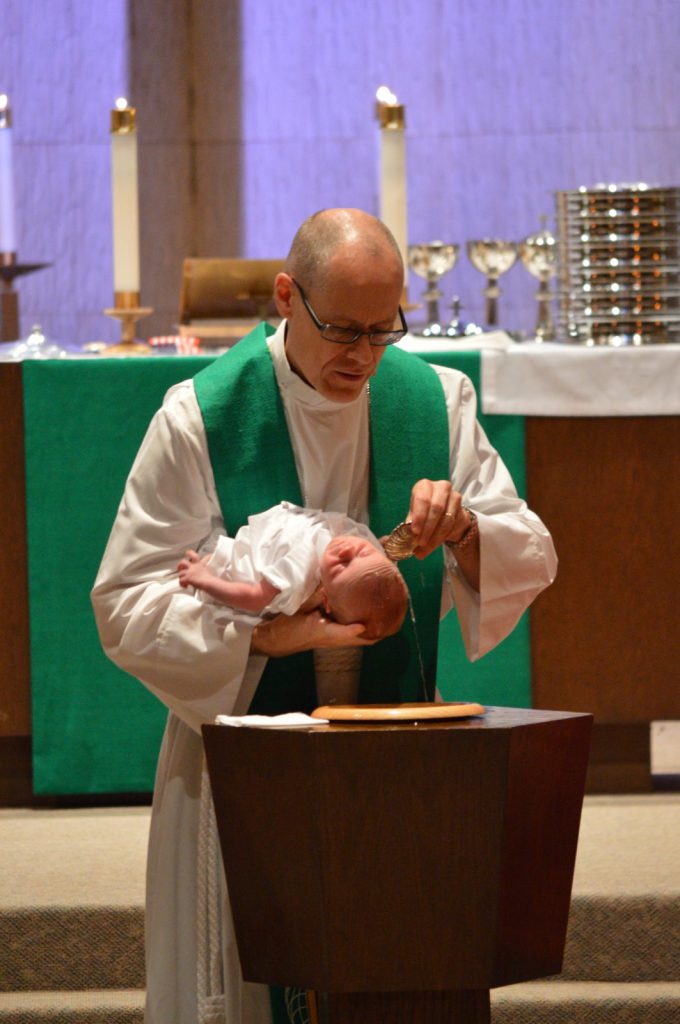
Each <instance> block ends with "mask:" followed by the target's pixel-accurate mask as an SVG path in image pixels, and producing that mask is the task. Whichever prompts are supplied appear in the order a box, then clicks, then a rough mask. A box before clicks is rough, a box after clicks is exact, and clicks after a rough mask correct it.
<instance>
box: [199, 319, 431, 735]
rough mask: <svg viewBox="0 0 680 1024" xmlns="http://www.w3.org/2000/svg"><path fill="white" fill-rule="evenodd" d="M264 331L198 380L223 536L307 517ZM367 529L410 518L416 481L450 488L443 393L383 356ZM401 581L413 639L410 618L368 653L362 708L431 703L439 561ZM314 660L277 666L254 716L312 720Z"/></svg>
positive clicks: (417, 565)
mask: <svg viewBox="0 0 680 1024" xmlns="http://www.w3.org/2000/svg"><path fill="white" fill-rule="evenodd" d="M272 333H273V328H272V327H270V326H269V324H260V325H259V326H258V327H256V328H255V330H254V331H252V332H251V333H250V334H249V335H248V336H247V337H246V338H243V339H242V340H241V341H240V342H239V343H238V344H237V345H235V346H234V348H233V349H231V350H230V351H229V352H227V353H226V354H225V355H223V356H221V357H220V358H219V359H217V360H215V362H214V363H212V364H211V365H210V366H207V367H206V368H205V369H204V370H201V371H200V372H199V373H198V374H197V375H196V376H195V377H194V386H195V390H196V397H197V400H198V405H199V408H200V411H201V415H202V417H203V422H204V425H205V430H206V436H207V440H208V452H209V456H210V461H211V464H212V469H213V473H214V476H215V484H216V488H217V495H218V498H219V502H220V505H221V508H222V514H223V517H224V523H225V527H226V530H227V533H228V534H229V535H230V536H234V535H235V533H236V531H237V530H238V529H239V528H240V527H241V526H243V525H244V524H245V523H246V522H247V521H248V516H249V515H255V514H256V513H258V512H264V511H265V510H266V509H268V508H271V507H272V506H274V505H277V504H278V503H279V502H281V501H289V502H292V503H293V504H296V505H302V504H303V501H302V495H301V493H300V484H299V480H298V476H297V470H296V467H295V457H294V455H293V449H292V446H291V442H290V437H289V435H288V427H287V424H286V419H285V413H284V409H283V403H282V401H281V396H280V394H279V389H278V386H277V383H276V377H275V373H274V366H273V363H272V360H271V356H270V354H269V350H268V347H267V342H266V339H267V337H268V336H269V335H270V334H272ZM370 394H371V397H370V402H371V408H370V435H371V441H370V444H371V448H370V486H369V525H370V528H371V530H372V531H373V533H374V534H375V535H376V536H377V537H381V536H383V535H385V534H387V533H389V532H390V530H392V529H393V528H394V527H395V526H396V525H397V523H399V522H401V520H403V519H404V517H405V516H406V514H407V512H408V508H409V503H410V498H411V488H412V486H413V484H414V483H415V482H416V480H420V479H423V478H428V479H430V480H444V479H448V477H449V428H448V417H447V413H446V402H445V398H444V392H443V389H442V387H441V384H440V382H439V378H438V377H437V374H436V373H435V371H434V370H433V369H432V368H431V367H430V366H429V364H428V363H426V362H424V361H423V360H421V359H419V358H417V357H416V356H412V355H409V354H408V353H406V352H402V351H401V350H399V349H395V348H388V349H386V351H385V353H384V355H383V358H382V359H381V361H380V365H379V368H378V372H377V374H376V376H375V377H374V378H373V379H372V381H371V392H370ZM400 569H401V571H402V574H403V576H404V579H405V581H406V584H407V586H408V589H409V592H410V595H411V601H412V606H413V612H414V618H415V623H416V628H417V634H416V628H414V624H413V620H412V618H411V617H410V616H409V615H408V614H407V616H406V621H405V622H404V625H403V627H402V629H401V631H400V632H399V633H397V634H396V635H395V636H393V637H389V638H388V639H387V640H382V641H380V642H379V643H377V644H374V645H373V646H371V647H366V648H365V649H364V653H363V659H362V671H361V682H360V687H359V700H360V702H361V703H399V702H402V701H417V700H425V699H428V700H431V699H432V697H433V694H434V687H435V683H436V666H437V639H438V629H439V611H440V603H441V590H442V573H443V558H442V553H441V549H439V550H437V551H435V552H433V554H431V555H430V556H429V557H428V558H426V559H423V560H420V559H416V558H411V559H407V560H406V561H404V562H402V563H400ZM316 704H317V700H316V691H315V684H314V665H313V657H312V652H311V651H305V652H303V653H302V654H296V655H291V656H290V657H287V658H270V659H269V661H268V663H267V668H266V669H265V672H264V673H263V676H262V679H261V681H260V684H259V686H258V689H257V692H256V694H255V697H254V698H253V701H252V704H251V706H250V711H251V712H252V713H258V714H270V715H271V714H281V713H283V712H285V711H304V712H309V711H311V710H312V709H313V708H314V707H316Z"/></svg>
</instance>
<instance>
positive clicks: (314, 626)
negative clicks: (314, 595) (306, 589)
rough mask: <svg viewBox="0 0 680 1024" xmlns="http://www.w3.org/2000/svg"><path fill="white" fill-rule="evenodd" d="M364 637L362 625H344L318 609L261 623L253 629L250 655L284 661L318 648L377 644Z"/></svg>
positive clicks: (357, 623)
mask: <svg viewBox="0 0 680 1024" xmlns="http://www.w3.org/2000/svg"><path fill="white" fill-rule="evenodd" d="M364 634H365V626H364V625H363V623H361V622H354V623H352V624H351V625H349V626H343V625H342V624H341V623H339V622H333V620H332V619H329V618H327V617H326V616H325V615H323V614H322V613H321V611H319V609H318V608H316V609H314V611H311V612H302V611H299V612H296V613H295V615H277V616H276V618H274V619H269V621H267V622H261V623H260V624H259V625H257V626H256V627H255V629H254V630H253V636H252V640H251V644H250V653H251V654H266V655H267V656H268V657H270V658H284V657H286V656H287V655H289V654H298V653H299V652H300V651H310V650H313V648H315V647H368V646H370V645H371V644H374V643H375V642H376V639H375V638H368V637H366V636H365V635H364Z"/></svg>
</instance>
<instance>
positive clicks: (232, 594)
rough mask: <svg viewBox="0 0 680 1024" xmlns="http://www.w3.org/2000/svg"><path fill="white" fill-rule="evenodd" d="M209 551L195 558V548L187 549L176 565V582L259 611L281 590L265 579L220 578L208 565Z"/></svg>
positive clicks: (245, 608) (219, 599) (233, 606)
mask: <svg viewBox="0 0 680 1024" xmlns="http://www.w3.org/2000/svg"><path fill="white" fill-rule="evenodd" d="M209 560H210V555H206V556H205V557H204V558H199V556H198V555H197V554H196V552H195V551H187V553H186V557H185V558H183V559H182V561H181V562H180V563H179V565H178V566H177V571H178V573H179V582H180V583H181V585H182V586H183V587H196V588H197V589H198V590H203V591H205V593H206V594H209V595H210V597H214V598H215V600H216V601H219V602H220V603H221V604H226V605H229V607H230V608H240V609H241V610H242V611H245V612H252V613H254V614H256V615H257V614H259V613H260V612H261V611H263V610H264V609H265V608H266V607H267V605H268V604H270V603H271V602H272V601H273V600H274V598H275V597H276V596H277V595H278V594H280V593H281V591H280V590H277V588H276V587H274V586H272V584H271V583H269V582H268V580H260V581H259V582H258V583H238V582H236V581H234V580H223V579H221V577H219V576H216V575H215V573H214V572H212V570H211V569H209V568H208V564H207V563H208V561H209Z"/></svg>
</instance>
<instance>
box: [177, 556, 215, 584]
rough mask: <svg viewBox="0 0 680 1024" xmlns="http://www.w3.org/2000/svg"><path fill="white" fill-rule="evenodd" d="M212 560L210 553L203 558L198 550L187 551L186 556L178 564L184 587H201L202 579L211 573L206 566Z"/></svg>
mask: <svg viewBox="0 0 680 1024" xmlns="http://www.w3.org/2000/svg"><path fill="white" fill-rule="evenodd" d="M209 561H210V555H204V556H203V558H201V557H200V556H199V555H198V553H197V552H196V551H187V553H186V555H185V556H184V558H182V559H181V560H180V561H179V562H178V564H177V572H178V573H179V582H180V585H181V586H182V587H200V586H201V581H202V580H205V579H206V576H209V575H210V572H209V570H208V569H206V566H207V564H208V562H209Z"/></svg>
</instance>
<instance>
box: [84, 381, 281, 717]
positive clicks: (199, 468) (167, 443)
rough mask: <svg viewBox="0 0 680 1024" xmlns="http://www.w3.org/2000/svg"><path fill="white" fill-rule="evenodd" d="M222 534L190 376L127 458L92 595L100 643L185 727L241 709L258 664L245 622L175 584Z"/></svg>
mask: <svg viewBox="0 0 680 1024" xmlns="http://www.w3.org/2000/svg"><path fill="white" fill-rule="evenodd" d="M223 532H224V524H223V521H222V517H221V513H220V508H219V503H218V501H217V496H216V492H215V483H214V479H213V475H212V470H211V467H210V462H209V459H208V454H207V447H206V440H205V432H204V430H203V424H202V421H201V418H200V412H199V410H198V406H197V403H196V400H195V396H194V392H193V386H192V385H191V384H190V383H185V384H182V385H178V386H177V387H176V388H173V389H172V391H171V392H169V394H168V396H167V397H166V401H165V403H164V405H163V407H162V408H161V409H160V410H159V411H158V412H157V413H156V415H155V417H154V419H153V420H152V422H151V425H150V426H149V430H148V431H147V434H146V437H145V439H144V441H143V443H142V445H141V448H140V450H139V452H138V455H137V458H136V459H135V462H134V465H133V467H132V470H131V471H130V475H129V477H128V480H127V484H126V486H125V493H124V495H123V499H122V502H121V504H120V508H119V510H118V515H117V517H116V521H115V523H114V526H113V529H112V532H111V536H110V538H109V542H108V545H107V548H106V551H105V553H104V558H103V560H102V564H101V567H100V569H99V573H98V575H97V579H96V581H95V586H94V589H93V591H92V602H93V606H94V611H95V618H96V621H97V627H98V629H99V635H100V639H101V643H102V646H103V648H104V650H105V652H106V654H107V655H108V656H109V657H110V658H111V659H112V661H114V662H115V663H116V664H117V665H118V666H119V667H120V668H122V669H124V670H125V671H127V672H129V673H131V675H133V676H136V677H137V678H138V679H139V680H141V682H142V683H144V684H145V685H146V686H147V687H148V688H149V689H150V690H151V691H152V692H153V693H154V694H155V695H156V696H157V697H158V698H160V700H161V701H163V703H164V704H166V705H167V707H169V708H170V709H171V710H172V711H174V712H175V714H177V715H178V716H179V717H180V718H181V719H183V721H185V722H186V723H187V724H188V725H189V726H191V728H192V729H194V730H196V731H198V730H199V729H200V726H201V725H202V724H203V723H205V722H210V721H212V720H213V719H214V717H215V716H216V715H217V714H229V713H233V712H235V711H236V712H238V713H242V712H243V711H245V710H246V709H247V705H248V703H249V702H250V697H251V696H252V694H253V693H254V691H255V688H256V686H257V683H258V682H259V679H260V676H261V674H262V671H263V669H264V666H265V664H266V658H263V657H252V658H250V657H249V652H250V638H251V633H252V626H248V625H245V624H243V623H237V622H233V621H231V619H230V617H229V614H228V610H227V609H223V608H220V606H218V605H212V604H211V605H206V604H205V603H204V602H203V601H202V600H200V598H198V597H196V596H195V595H194V594H192V593H189V592H187V591H186V590H183V589H182V587H181V586H180V584H179V579H178V576H177V572H176V566H177V563H178V561H179V560H180V558H181V557H182V556H183V555H184V553H185V551H186V550H187V549H188V548H196V549H198V548H204V549H208V550H209V549H211V548H213V547H214V546H215V544H216V542H217V537H218V535H219V534H220V533H223Z"/></svg>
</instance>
